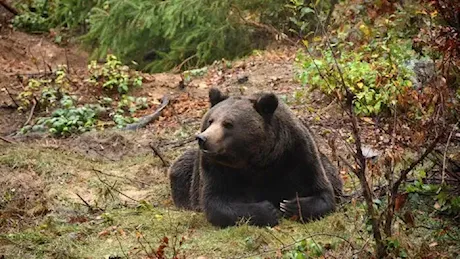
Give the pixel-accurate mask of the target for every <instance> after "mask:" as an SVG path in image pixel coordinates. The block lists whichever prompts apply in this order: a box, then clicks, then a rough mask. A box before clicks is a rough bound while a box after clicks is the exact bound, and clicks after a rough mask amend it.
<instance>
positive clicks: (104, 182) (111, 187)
mask: <svg viewBox="0 0 460 260" xmlns="http://www.w3.org/2000/svg"><path fill="white" fill-rule="evenodd" d="M93 171H94V172H95V173H96V176H97V178H98V179H99V181H100V182H102V183H103V184H105V185H106V186H107V187H109V188H110V189H112V190H114V191H116V192H117V193H118V194H120V195H123V196H125V197H126V198H128V199H130V200H133V201H135V202H139V201H138V200H136V199H134V198H132V197H130V196H128V195H126V194H124V193H123V192H121V191H119V190H118V189H115V188H114V187H113V186H111V185H109V184H108V183H107V182H106V181H104V180H103V179H101V177H100V176H99V174H98V172H101V171H99V170H97V169H93Z"/></svg>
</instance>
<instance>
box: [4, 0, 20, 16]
mask: <svg viewBox="0 0 460 260" xmlns="http://www.w3.org/2000/svg"><path fill="white" fill-rule="evenodd" d="M0 5H1V6H3V7H4V8H5V9H6V10H8V11H9V12H10V13H12V14H14V15H18V14H19V12H18V10H16V8H14V7H12V6H11V5H9V4H8V3H7V2H5V1H4V0H0Z"/></svg>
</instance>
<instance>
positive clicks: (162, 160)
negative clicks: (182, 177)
mask: <svg viewBox="0 0 460 260" xmlns="http://www.w3.org/2000/svg"><path fill="white" fill-rule="evenodd" d="M150 148H152V150H153V153H154V154H155V155H156V156H158V158H160V160H161V162H162V163H163V166H164V167H168V166H169V163H168V162H167V161H166V160H165V159H164V158H163V156H162V155H161V153H160V151H159V150H158V148H156V147H155V145H154V144H153V143H150Z"/></svg>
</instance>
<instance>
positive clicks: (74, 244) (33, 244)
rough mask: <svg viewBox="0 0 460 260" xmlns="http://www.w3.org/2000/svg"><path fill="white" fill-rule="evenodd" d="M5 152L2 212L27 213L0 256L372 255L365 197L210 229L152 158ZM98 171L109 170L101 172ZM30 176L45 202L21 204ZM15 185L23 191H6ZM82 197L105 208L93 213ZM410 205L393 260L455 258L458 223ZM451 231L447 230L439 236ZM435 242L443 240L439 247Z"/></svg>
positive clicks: (2, 236)
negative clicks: (180, 200) (309, 218)
mask: <svg viewBox="0 0 460 260" xmlns="http://www.w3.org/2000/svg"><path fill="white" fill-rule="evenodd" d="M0 148H1V149H0V165H2V166H0V195H1V196H2V197H1V198H3V199H4V200H3V202H2V203H0V214H10V213H16V214H18V213H17V212H15V211H14V210H15V207H23V210H24V212H26V213H23V215H22V218H16V219H15V218H14V216H15V215H14V214H11V216H13V217H12V218H11V220H10V222H3V223H4V225H1V224H2V222H0V252H2V253H1V254H3V255H4V256H5V257H6V258H26V257H27V258H107V257H109V256H119V257H129V258H143V257H147V256H149V255H150V256H153V255H152V254H153V252H157V251H158V249H159V248H160V245H161V241H164V238H165V237H166V238H168V242H169V244H168V246H167V247H165V248H164V256H165V257H169V258H170V257H173V256H175V255H177V256H179V257H186V258H197V257H206V258H241V257H243V258H265V257H269V258H280V257H281V258H296V257H311V258H318V257H320V258H322V257H326V258H337V257H340V258H355V257H371V256H372V255H371V253H372V252H373V242H372V241H373V240H372V237H371V234H370V233H369V232H368V231H367V230H368V227H367V226H366V224H365V223H366V218H365V217H364V216H365V210H364V208H363V207H362V205H361V204H360V203H359V202H358V203H356V205H353V204H347V205H344V206H342V207H341V208H340V209H339V211H338V212H336V213H334V214H331V215H329V216H327V217H325V218H323V219H321V220H318V221H314V222H310V223H307V224H300V223H298V222H293V221H290V220H282V221H281V223H280V225H278V226H276V227H274V228H258V227H253V226H249V225H247V224H244V223H241V225H239V226H236V227H230V228H226V229H220V228H216V227H213V226H211V225H210V224H209V223H208V222H207V221H206V219H205V217H204V215H203V214H202V213H196V212H191V211H182V210H177V209H176V208H175V207H174V206H173V205H172V202H171V199H170V190H169V180H168V178H167V175H166V170H167V168H166V167H164V166H162V164H161V161H160V160H159V159H158V158H157V157H154V156H153V155H151V154H146V153H140V154H138V155H136V156H134V155H132V156H126V157H123V159H122V160H119V161H111V160H107V159H104V158H103V157H101V158H89V157H87V156H86V155H85V154H83V153H81V152H76V151H73V150H72V149H69V148H68V147H67V146H66V145H65V144H63V145H60V146H58V147H55V148H49V147H46V146H44V145H43V144H42V143H39V142H31V143H23V144H15V145H5V146H3V147H0ZM179 150H183V149H171V150H166V151H164V152H165V154H164V156H165V157H166V158H168V160H172V159H174V158H175V157H176V156H178V154H179V152H178V151H179ZM94 168H95V169H98V170H100V171H101V172H102V173H98V174H96V172H95V171H93V169H94ZM32 173H33V174H35V175H33V176H36V177H34V178H32V180H35V179H37V182H40V185H38V186H37V187H38V188H35V191H34V192H36V190H37V189H39V190H40V192H42V193H40V194H42V195H41V196H40V200H37V201H34V200H32V201H29V202H28V203H26V204H15V203H16V202H17V201H18V200H17V199H18V198H20V196H24V197H27V196H28V195H29V194H27V189H20V187H21V186H20V184H21V180H17V181H16V182H15V181H11V180H12V179H13V180H14V177H15V176H27V174H32ZM21 178H22V177H21ZM29 181H30V179H29ZM32 182H33V181H32ZM104 182H105V183H104ZM107 184H109V185H110V186H111V187H108V185H107ZM11 189H16V193H12V195H11V194H9V193H11V192H10V190H11ZM115 190H117V191H120V192H122V193H123V194H125V195H128V196H130V197H132V198H135V199H136V200H137V201H133V200H131V199H129V198H127V197H126V196H125V195H123V194H120V193H118V192H117V191H115ZM7 193H8V194H9V195H8V200H6V199H5V198H6V197H7V196H6V195H5V194H7ZM21 193H24V194H21ZM77 193H78V194H79V195H81V197H83V198H84V200H85V201H86V202H87V203H88V204H90V205H91V206H92V207H94V208H96V207H98V208H101V209H102V211H94V212H92V211H90V210H89V209H88V207H87V205H85V203H84V202H83V201H82V200H81V199H79V198H78V197H77V196H76V194H77ZM43 201H44V202H43ZM37 203H38V204H39V203H43V205H45V206H46V208H47V209H48V212H47V213H46V214H42V213H41V214H35V213H33V212H34V211H30V208H33V207H35V206H36V204H37ZM418 203H421V202H418ZM425 204H426V203H425ZM413 206H414V207H415V208H414V209H412V208H410V207H409V208H408V209H407V210H411V211H412V212H413V213H414V215H415V216H416V224H417V227H416V228H406V227H405V225H404V224H403V222H402V221H401V220H400V219H397V220H396V228H395V240H397V242H398V244H399V247H400V248H401V252H403V253H400V255H398V256H395V257H402V256H404V255H407V256H409V257H417V258H419V257H425V256H431V257H435V258H438V257H444V258H446V257H454V258H455V257H458V249H457V248H458V242H456V240H455V239H454V238H457V239H458V238H459V237H460V231H459V229H458V228H457V227H456V226H455V225H454V224H452V223H451V222H449V221H447V220H443V219H441V218H438V217H436V216H435V215H432V214H431V212H430V211H429V210H425V209H423V210H419V205H418V206H417V204H413ZM28 207H29V208H28ZM27 212H29V213H27ZM30 212H32V213H30ZM430 214H431V215H430ZM76 220H79V221H76ZM19 224H20V225H19ZM426 227H429V228H431V229H430V230H427V228H426ZM446 227H449V233H448V234H447V235H446V233H445V232H444V233H443V232H442V231H443V230H445V228H446ZM182 239H183V242H182V243H181V244H180V245H179V241H180V240H182ZM302 240H304V241H305V242H304V243H302V242H301V241H302ZM457 241H458V240H457ZM435 242H436V243H438V244H437V245H436V246H433V245H434V244H433V243H435ZM430 246H432V247H430ZM160 251H161V250H160ZM434 253H436V254H434Z"/></svg>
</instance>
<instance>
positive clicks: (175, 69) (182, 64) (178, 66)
mask: <svg viewBox="0 0 460 260" xmlns="http://www.w3.org/2000/svg"><path fill="white" fill-rule="evenodd" d="M195 57H196V53H195V54H193V55H192V56H190V57H188V58H187V59H185V60H184V61H182V62H181V63H180V64H179V65H177V66H176V67H174V68H173V69H172V72H175V73H177V72H179V71H180V70H181V68H182V66H184V64H185V63H187V62H189V61H190V60H191V59H193V58H195Z"/></svg>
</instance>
